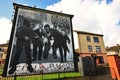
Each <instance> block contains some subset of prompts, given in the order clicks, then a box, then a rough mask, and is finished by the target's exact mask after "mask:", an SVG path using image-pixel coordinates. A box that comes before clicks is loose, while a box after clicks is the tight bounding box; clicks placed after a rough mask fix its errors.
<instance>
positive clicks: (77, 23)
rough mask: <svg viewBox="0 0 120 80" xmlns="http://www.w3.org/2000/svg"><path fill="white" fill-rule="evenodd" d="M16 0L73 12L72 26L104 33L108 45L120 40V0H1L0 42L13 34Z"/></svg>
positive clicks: (119, 42)
mask: <svg viewBox="0 0 120 80" xmlns="http://www.w3.org/2000/svg"><path fill="white" fill-rule="evenodd" d="M13 2H15V3H17V4H23V5H24V4H26V5H28V6H34V5H36V7H37V8H42V9H47V10H52V11H57V12H60V11H62V12H63V13H67V14H72V15H74V17H73V19H72V26H73V30H80V31H88V32H93V33H100V34H103V35H104V42H105V46H112V45H116V44H120V35H118V34H119V33H120V0H2V1H1V3H0V26H1V27H0V33H2V34H0V44H2V43H6V41H7V40H9V37H10V33H11V28H12V23H11V19H12V18H13V17H12V15H13ZM75 40H76V39H75ZM76 42H77V41H75V44H76ZM77 44H78V43H77Z"/></svg>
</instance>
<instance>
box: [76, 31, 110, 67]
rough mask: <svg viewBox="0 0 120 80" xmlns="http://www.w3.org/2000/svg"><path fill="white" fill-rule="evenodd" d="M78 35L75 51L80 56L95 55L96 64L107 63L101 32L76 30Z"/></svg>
mask: <svg viewBox="0 0 120 80" xmlns="http://www.w3.org/2000/svg"><path fill="white" fill-rule="evenodd" d="M74 32H77V35H78V43H79V48H78V49H77V53H79V55H80V56H81V57H86V56H90V57H94V56H95V57H96V58H97V59H96V60H97V65H99V64H100V65H102V64H103V65H104V64H107V63H108V62H107V53H106V49H105V45H104V41H103V35H102V34H96V33H90V32H84V31H76V30H74Z"/></svg>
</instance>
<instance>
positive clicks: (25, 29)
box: [9, 18, 33, 74]
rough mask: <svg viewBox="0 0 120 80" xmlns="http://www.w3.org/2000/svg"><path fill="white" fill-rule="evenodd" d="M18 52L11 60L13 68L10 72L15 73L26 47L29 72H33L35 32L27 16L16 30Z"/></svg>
mask: <svg viewBox="0 0 120 80" xmlns="http://www.w3.org/2000/svg"><path fill="white" fill-rule="evenodd" d="M16 37H17V42H16V52H15V56H14V59H13V61H12V62H11V63H12V65H11V69H10V70H9V74H13V73H14V72H15V71H16V68H17V64H18V61H19V58H20V55H21V53H22V50H23V48H24V51H25V54H26V57H27V58H26V59H27V60H26V63H27V65H28V66H27V70H28V71H29V72H33V67H32V65H31V63H32V60H31V48H30V46H31V41H32V40H31V39H32V38H33V32H32V29H31V28H30V21H29V20H28V19H27V18H26V19H24V21H23V26H20V27H19V28H18V29H17V31H16Z"/></svg>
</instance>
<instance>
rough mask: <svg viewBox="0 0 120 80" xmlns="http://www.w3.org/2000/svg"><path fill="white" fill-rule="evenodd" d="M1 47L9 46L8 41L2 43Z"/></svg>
mask: <svg viewBox="0 0 120 80" xmlns="http://www.w3.org/2000/svg"><path fill="white" fill-rule="evenodd" d="M0 47H8V43H5V44H0Z"/></svg>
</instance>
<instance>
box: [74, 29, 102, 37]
mask: <svg viewBox="0 0 120 80" xmlns="http://www.w3.org/2000/svg"><path fill="white" fill-rule="evenodd" d="M73 32H77V34H89V35H96V36H103V34H97V33H91V32H85V31H78V30H73Z"/></svg>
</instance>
